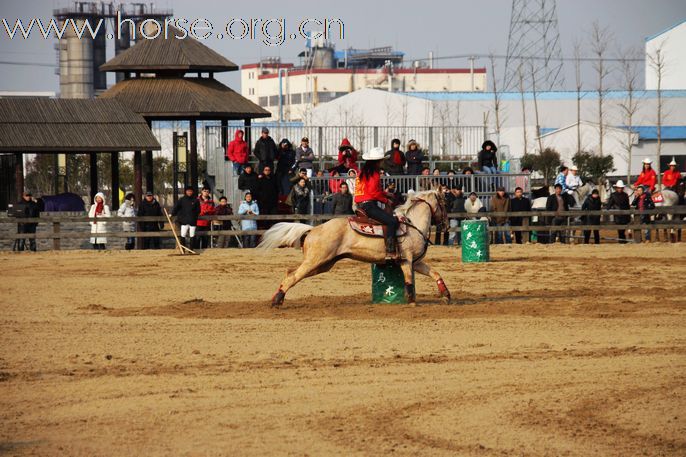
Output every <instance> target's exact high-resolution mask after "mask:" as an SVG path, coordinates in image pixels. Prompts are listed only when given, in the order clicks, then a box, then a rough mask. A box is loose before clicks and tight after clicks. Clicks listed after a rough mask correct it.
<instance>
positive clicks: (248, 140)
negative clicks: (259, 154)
mask: <svg viewBox="0 0 686 457" xmlns="http://www.w3.org/2000/svg"><path fill="white" fill-rule="evenodd" d="M251 122H252V119H250V118H249V117H248V118H246V119H245V120H244V121H243V125H244V126H245V127H244V128H245V135H244V139H245V142H246V143H248V155H250V154H252V152H251V151H252V138H251V137H252V135H251V134H250V123H251ZM255 169H257V168H255Z"/></svg>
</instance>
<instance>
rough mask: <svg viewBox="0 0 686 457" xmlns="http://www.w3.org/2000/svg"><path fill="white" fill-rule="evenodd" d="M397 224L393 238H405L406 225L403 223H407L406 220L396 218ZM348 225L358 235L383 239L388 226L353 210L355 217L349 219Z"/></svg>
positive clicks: (362, 212) (358, 210)
mask: <svg viewBox="0 0 686 457" xmlns="http://www.w3.org/2000/svg"><path fill="white" fill-rule="evenodd" d="M398 222H399V223H400V224H399V225H398V230H397V231H396V232H395V236H396V237H401V236H405V235H406V234H407V225H405V224H404V223H405V222H407V219H406V218H405V217H398ZM348 223H349V224H350V228H351V229H353V230H355V231H356V232H357V233H359V234H360V235H365V236H376V237H383V238H385V237H386V232H387V231H388V226H386V225H384V224H382V223H381V222H379V221H377V220H374V219H372V218H371V217H369V216H367V214H366V213H365V212H364V211H363V210H361V209H357V210H355V216H351V217H349V218H348Z"/></svg>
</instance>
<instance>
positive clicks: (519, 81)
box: [517, 61, 529, 154]
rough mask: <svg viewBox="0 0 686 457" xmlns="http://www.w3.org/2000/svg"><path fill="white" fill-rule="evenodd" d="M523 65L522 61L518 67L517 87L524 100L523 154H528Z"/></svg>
mask: <svg viewBox="0 0 686 457" xmlns="http://www.w3.org/2000/svg"><path fill="white" fill-rule="evenodd" d="M522 65H523V63H522V62H521V61H520V62H519V67H517V87H518V88H519V96H520V97H521V100H522V134H523V136H524V151H523V152H522V153H523V154H526V153H527V151H528V150H529V147H528V145H529V142H528V139H527V137H526V102H525V101H524V71H523V69H522Z"/></svg>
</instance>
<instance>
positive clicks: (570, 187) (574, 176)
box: [565, 166, 583, 206]
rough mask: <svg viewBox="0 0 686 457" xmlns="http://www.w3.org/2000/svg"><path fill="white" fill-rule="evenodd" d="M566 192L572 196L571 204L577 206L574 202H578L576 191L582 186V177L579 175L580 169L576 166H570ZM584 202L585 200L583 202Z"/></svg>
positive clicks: (569, 200)
mask: <svg viewBox="0 0 686 457" xmlns="http://www.w3.org/2000/svg"><path fill="white" fill-rule="evenodd" d="M565 184H566V186H565V187H566V188H567V190H566V192H567V195H569V196H570V197H571V198H569V199H568V202H569V205H570V206H575V205H574V204H573V203H575V202H576V195H575V194H576V191H577V189H578V188H579V187H581V185H582V183H581V177H580V176H579V169H578V168H577V167H576V166H571V167H569V173H568V174H567V177H566V178H565ZM581 203H583V202H581Z"/></svg>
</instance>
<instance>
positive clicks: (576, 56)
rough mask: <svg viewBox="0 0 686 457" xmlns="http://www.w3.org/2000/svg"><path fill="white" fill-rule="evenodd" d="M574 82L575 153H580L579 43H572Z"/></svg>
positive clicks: (581, 84) (581, 85)
mask: <svg viewBox="0 0 686 457" xmlns="http://www.w3.org/2000/svg"><path fill="white" fill-rule="evenodd" d="M574 82H575V87H576V152H577V153H578V152H581V150H582V148H581V89H582V88H583V83H582V79H581V43H579V41H575V42H574Z"/></svg>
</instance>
